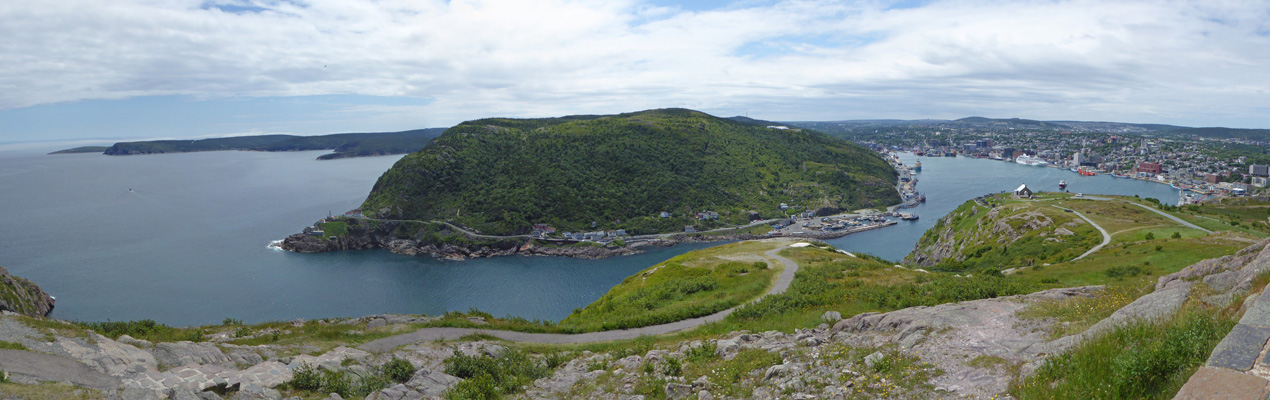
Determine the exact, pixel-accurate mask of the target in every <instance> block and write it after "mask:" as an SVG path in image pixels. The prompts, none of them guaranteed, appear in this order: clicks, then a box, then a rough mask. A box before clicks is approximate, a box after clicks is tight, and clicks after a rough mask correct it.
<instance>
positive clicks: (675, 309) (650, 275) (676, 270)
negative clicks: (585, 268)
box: [558, 242, 783, 332]
mask: <svg viewBox="0 0 1270 400" xmlns="http://www.w3.org/2000/svg"><path fill="white" fill-rule="evenodd" d="M780 243H783V242H742V243H733V244H726V245H722V246H716V247H712V248H709V249H704V250H698V251H694V252H689V253H686V254H683V255H680V256H678V257H675V258H672V259H671V260H669V261H666V262H663V263H660V264H657V265H655V266H653V267H650V268H648V269H645V270H643V271H640V272H639V273H637V274H635V275H632V276H630V277H628V278H626V279H625V280H623V281H622V283H620V284H618V285H617V286H615V287H613V288H612V289H610V290H609V292H608V293H606V294H605V295H604V296H603V297H601V298H600V299H599V300H596V301H595V302H593V303H591V304H590V305H587V306H586V307H584V308H580V309H577V310H574V312H573V313H572V314H570V315H569V316H568V317H567V318H565V319H564V320H563V321H560V323H559V325H558V326H559V328H560V329H561V330H562V331H564V332H587V331H597V330H611V329H626V328H634V327H640V326H648V325H657V324H662V323H668V322H674V321H679V320H684V319H689V318H695V317H700V316H705V315H709V314H713V313H716V312H719V311H723V310H726V309H728V308H732V307H735V306H738V305H740V304H742V303H744V302H746V301H749V300H750V299H753V298H756V297H758V296H760V295H762V294H763V293H764V292H766V291H767V289H768V287H770V286H771V282H772V280H773V277H774V276H775V274H776V273H777V271H778V269H775V268H770V267H769V266H768V263H767V262H766V261H765V258H764V257H762V256H758V255H756V253H761V251H763V250H766V249H771V248H776V247H778V246H780V245H781V244H780ZM772 264H778V263H776V262H772Z"/></svg>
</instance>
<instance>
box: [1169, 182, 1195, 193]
mask: <svg viewBox="0 0 1270 400" xmlns="http://www.w3.org/2000/svg"><path fill="white" fill-rule="evenodd" d="M1169 186H1172V187H1173V188H1174V189H1177V190H1181V191H1183V192H1189V191H1191V188H1190V187H1187V186H1186V185H1178V184H1177V182H1169Z"/></svg>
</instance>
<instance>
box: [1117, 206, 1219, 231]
mask: <svg viewBox="0 0 1270 400" xmlns="http://www.w3.org/2000/svg"><path fill="white" fill-rule="evenodd" d="M1126 203H1129V204H1133V205H1135V206H1138V207H1142V208H1145V209H1148V210H1151V212H1154V213H1156V214H1160V215H1163V216H1164V217H1165V218H1168V219H1171V220H1174V221H1177V223H1179V224H1182V226H1185V227H1187V228H1192V229H1199V230H1201V231H1204V233H1213V231H1210V230H1207V229H1204V228H1200V227H1199V225H1195V224H1192V223H1190V222H1187V221H1186V220H1184V219H1181V218H1178V217H1175V216H1173V215H1172V214H1169V213H1166V212H1164V211H1160V210H1157V209H1155V207H1147V206H1144V205H1141V204H1138V203H1133V202H1126Z"/></svg>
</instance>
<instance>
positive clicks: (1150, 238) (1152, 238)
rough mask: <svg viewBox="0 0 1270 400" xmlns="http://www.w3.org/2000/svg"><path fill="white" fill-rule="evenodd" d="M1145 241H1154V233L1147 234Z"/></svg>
mask: <svg viewBox="0 0 1270 400" xmlns="http://www.w3.org/2000/svg"><path fill="white" fill-rule="evenodd" d="M1147 240H1155V233H1154V232H1147Z"/></svg>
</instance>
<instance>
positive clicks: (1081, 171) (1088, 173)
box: [1076, 167, 1097, 176]
mask: <svg viewBox="0 0 1270 400" xmlns="http://www.w3.org/2000/svg"><path fill="white" fill-rule="evenodd" d="M1076 173H1078V174H1080V175H1081V176H1094V175H1097V174H1095V173H1094V171H1090V170H1089V169H1087V168H1085V167H1080V168H1078V169H1076Z"/></svg>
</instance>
